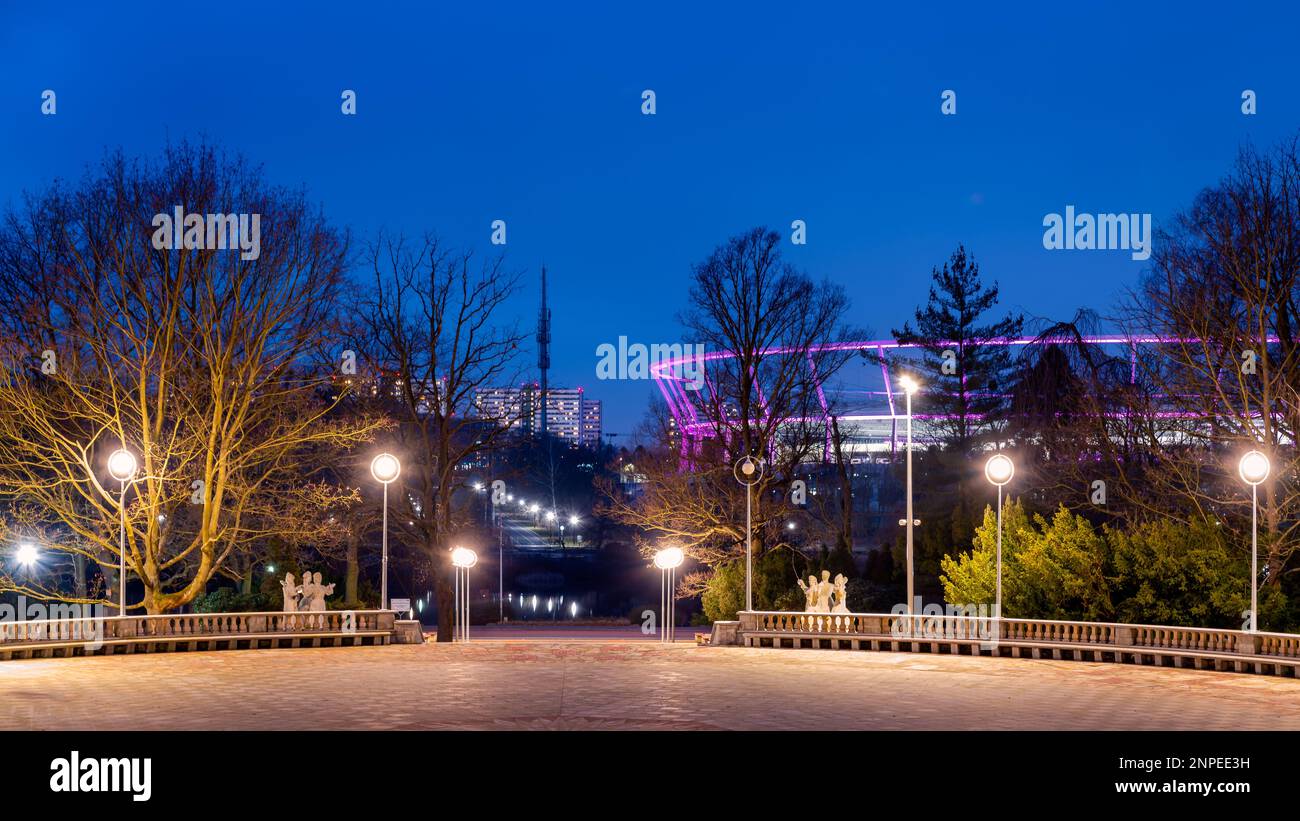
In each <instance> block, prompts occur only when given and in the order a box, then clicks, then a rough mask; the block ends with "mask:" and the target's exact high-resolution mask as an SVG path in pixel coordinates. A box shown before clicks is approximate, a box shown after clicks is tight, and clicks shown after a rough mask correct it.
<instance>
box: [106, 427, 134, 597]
mask: <svg viewBox="0 0 1300 821" xmlns="http://www.w3.org/2000/svg"><path fill="white" fill-rule="evenodd" d="M135 471H136V461H135V454H134V453H132V452H131V451H129V450H126V449H125V448H121V449H118V450H115V451H113V452H112V453H111V454H109V456H108V475H109V476H112V477H113V478H114V479H116V480H117V481H118V482H119V483H120V486H121V491H120V493H119V495H118V501H117V507H118V510H119V511H121V517H122V518H121V524H120V526H119V527H118V535H117V550H118V554H119V556H118V565H117V614H118V615H119V616H125V615H126V485H127V482H130V481H131V480H132V479H134V478H135Z"/></svg>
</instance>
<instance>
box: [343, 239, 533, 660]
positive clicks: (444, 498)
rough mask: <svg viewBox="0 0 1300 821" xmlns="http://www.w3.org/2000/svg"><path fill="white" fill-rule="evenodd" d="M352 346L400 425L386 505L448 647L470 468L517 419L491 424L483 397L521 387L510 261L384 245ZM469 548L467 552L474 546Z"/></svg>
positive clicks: (409, 244) (374, 256) (378, 246)
mask: <svg viewBox="0 0 1300 821" xmlns="http://www.w3.org/2000/svg"><path fill="white" fill-rule="evenodd" d="M368 261H369V263H370V265H369V267H370V272H369V273H370V275H369V277H368V281H367V284H366V285H365V286H364V288H363V289H362V290H361V291H360V293H359V294H358V297H357V300H358V311H357V314H356V322H355V325H354V328H353V331H352V334H351V336H352V338H353V341H354V345H355V348H356V349H357V351H358V353H359V355H360V357H361V358H362V360H363V362H364V363H365V364H366V365H367V367H368V372H369V374H370V375H371V376H372V378H373V379H374V380H375V384H376V386H377V387H376V388H375V390H376V391H377V393H378V395H379V396H380V398H381V399H382V400H383V401H384V402H386V403H388V405H389V407H390V408H391V412H392V414H393V416H394V417H395V419H396V421H397V426H396V430H395V433H394V443H393V447H394V448H396V449H397V450H398V451H399V454H398V455H399V458H401V460H402V475H401V477H400V479H399V480H398V482H397V483H396V484H395V485H394V486H393V488H392V491H390V494H389V499H388V501H389V505H390V510H389V515H390V525H391V526H393V527H394V529H395V531H396V532H397V533H398V534H399V536H400V538H401V540H402V541H404V542H405V543H406V544H408V545H410V546H412V547H413V548H416V549H418V550H419V551H421V552H422V553H423V555H424V557H425V558H426V559H427V561H428V567H427V571H428V572H429V574H430V576H431V578H432V580H433V583H434V590H435V593H436V597H437V601H438V639H439V641H450V640H451V635H452V633H451V618H452V604H453V603H452V591H451V585H450V583H449V580H448V576H449V574H450V559H449V554H450V550H451V548H452V547H454V546H455V544H454V541H453V538H454V537H455V536H456V535H457V534H458V533H459V532H460V531H462V530H463V529H464V528H465V527H466V526H467V524H468V519H469V518H470V514H468V513H466V511H465V510H463V509H462V507H464V506H463V505H460V506H458V505H457V504H456V500H457V499H458V498H461V499H463V498H466V496H467V494H464V493H460V494H458V493H457V492H458V491H461V490H463V486H464V484H465V481H466V479H467V473H466V471H465V470H464V467H465V466H466V465H470V464H473V463H475V462H477V461H479V460H480V459H482V458H483V457H484V456H485V455H488V454H490V453H491V452H492V450H493V448H494V447H496V445H497V444H498V443H499V442H500V440H501V439H502V437H504V436H505V435H506V433H507V431H508V430H509V428H510V426H511V424H512V423H513V422H515V421H517V419H518V413H522V410H520V411H518V412H517V413H510V414H508V415H506V416H504V417H487V416H485V415H483V414H482V413H479V412H478V411H477V409H476V408H475V404H474V400H475V394H476V393H477V392H478V391H479V390H481V389H483V388H488V387H497V386H501V385H512V384H515V383H517V382H518V380H519V376H520V371H519V370H518V368H517V357H518V355H519V354H520V353H521V346H522V344H523V343H524V340H525V338H526V337H525V334H523V333H522V332H520V330H519V327H518V324H517V322H507V321H505V320H503V318H502V314H503V312H504V310H505V303H506V302H507V300H508V299H509V298H510V297H511V295H512V294H514V293H515V292H516V290H517V289H518V287H519V279H520V274H519V273H517V272H511V271H509V270H508V269H507V268H506V263H505V259H504V257H501V256H497V257H494V258H489V259H483V260H481V261H480V260H477V259H475V258H474V256H473V254H472V253H471V252H468V251H463V252H462V251H452V250H450V249H448V248H446V247H445V246H443V245H442V244H440V243H439V242H438V241H437V240H436V239H435V238H433V237H432V236H425V237H424V238H423V239H421V240H416V241H411V240H408V239H406V238H404V237H395V236H381V237H380V238H379V239H378V240H377V241H376V242H374V243H373V244H372V245H371V247H370V249H369V254H368ZM466 546H469V545H466Z"/></svg>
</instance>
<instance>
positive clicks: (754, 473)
mask: <svg viewBox="0 0 1300 821" xmlns="http://www.w3.org/2000/svg"><path fill="white" fill-rule="evenodd" d="M764 467H766V464H765V463H764V462H763V460H762V459H755V458H754V457H753V456H745V457H743V458H742V459H741V460H740V461H738V462H736V464H735V466H734V467H733V468H732V469H731V472H732V474H733V475H734V476H735V477H736V481H737V482H740V483H741V484H742V485H744V486H745V610H746V611H750V610H753V609H754V485H756V484H758V482H759V480H760V479H762V478H763V468H764Z"/></svg>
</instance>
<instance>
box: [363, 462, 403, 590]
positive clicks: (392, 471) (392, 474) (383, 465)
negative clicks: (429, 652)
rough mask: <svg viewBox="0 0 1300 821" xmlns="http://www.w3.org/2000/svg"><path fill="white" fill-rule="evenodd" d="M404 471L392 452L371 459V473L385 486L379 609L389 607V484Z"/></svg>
mask: <svg viewBox="0 0 1300 821" xmlns="http://www.w3.org/2000/svg"><path fill="white" fill-rule="evenodd" d="M401 473H402V463H401V462H399V461H397V457H396V456H394V455H393V454H391V453H381V454H379V455H378V456H376V457H375V458H374V459H371V460H370V475H371V476H373V477H375V481H376V482H378V483H379V484H381V485H383V486H384V524H383V527H382V528H381V530H380V533H381V534H382V535H381V537H380V538H381V539H382V540H383V554H384V558H383V562H382V564H381V565H380V570H379V609H380V610H387V609H388V486H389V485H391V484H392V483H393V482H394V481H396V480H397V477H398V476H399V475H401Z"/></svg>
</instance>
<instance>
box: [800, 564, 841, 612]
mask: <svg viewBox="0 0 1300 821" xmlns="http://www.w3.org/2000/svg"><path fill="white" fill-rule="evenodd" d="M848 583H849V580H848V578H847V577H845V575H844V574H843V573H838V574H836V576H835V581H834V582H832V581H831V572H830V571H829V570H823V571H822V577H821V581H818V580H817V577H816V576H809V577H808V583H807V584H804V583H803V579H799V589H800V590H802V591H803V595H804V608H803V609H804V612H805V613H847V612H849V603H848V590H847V587H848Z"/></svg>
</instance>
